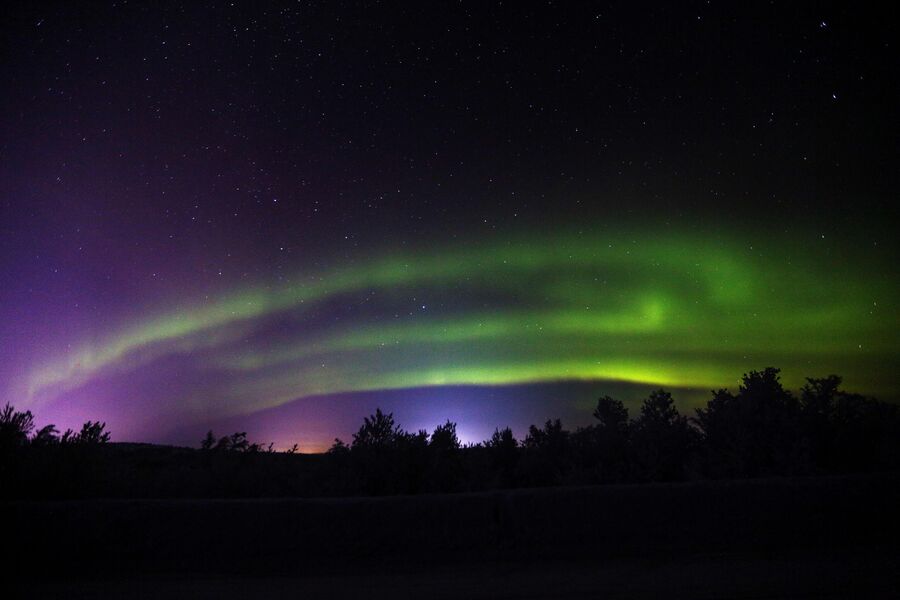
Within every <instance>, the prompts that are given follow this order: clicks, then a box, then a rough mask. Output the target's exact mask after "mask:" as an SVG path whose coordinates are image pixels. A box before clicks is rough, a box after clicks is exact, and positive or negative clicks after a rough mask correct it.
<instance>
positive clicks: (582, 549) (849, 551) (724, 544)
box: [3, 474, 900, 597]
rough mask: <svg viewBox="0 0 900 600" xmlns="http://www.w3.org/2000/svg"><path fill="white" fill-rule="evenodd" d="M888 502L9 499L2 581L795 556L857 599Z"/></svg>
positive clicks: (789, 484)
mask: <svg viewBox="0 0 900 600" xmlns="http://www.w3.org/2000/svg"><path fill="white" fill-rule="evenodd" d="M898 505H900V477H898V476H897V475H895V474H888V475H885V474H871V475H854V476H841V477H817V478H791V479H788V478H775V479H757V480H748V481H715V482H693V483H673V484H647V485H608V486H592V487H583V488H555V489H543V490H539V489H532V490H514V491H504V492H485V493H477V494H449V495H421V496H396V497H384V498H344V499H269V500H263V499H257V500H80V501H64V502H12V503H7V504H6V505H5V506H4V508H3V510H4V520H5V522H6V527H5V532H6V534H7V535H8V536H9V537H7V539H10V540H16V544H15V546H16V552H15V554H14V556H13V560H12V564H10V565H9V566H10V567H12V568H11V570H10V572H11V573H13V574H14V576H18V577H20V578H21V580H24V581H29V580H31V581H33V580H32V579H31V578H32V577H33V575H29V574H33V573H34V571H35V569H37V570H38V571H39V572H40V576H39V578H38V581H41V582H43V583H46V584H48V585H49V584H50V583H52V582H53V581H57V582H70V583H71V582H72V581H86V580H100V581H103V580H106V579H108V578H111V577H112V578H125V579H128V578H130V577H136V576H138V575H139V576H140V577H141V578H145V577H149V578H151V579H153V578H156V579H158V580H166V579H167V578H173V577H174V578H176V579H178V578H179V577H182V578H183V577H191V578H196V577H200V576H203V577H207V578H213V579H215V578H221V577H238V578H247V577H249V578H259V577H268V578H271V577H292V578H296V577H300V578H309V577H321V576H324V574H328V573H331V574H333V575H335V576H344V575H348V574H356V575H357V576H360V577H363V575H366V574H368V575H366V577H372V576H374V574H379V576H385V574H390V573H395V572H396V571H397V570H398V569H400V570H401V571H404V570H407V571H410V572H413V573H422V572H425V573H433V572H434V571H433V570H434V569H435V568H443V569H449V568H452V569H456V570H459V571H460V572H468V571H471V570H472V569H473V568H475V566H474V565H481V566H480V567H478V569H484V570H485V571H484V572H483V573H482V575H483V576H487V573H488V572H494V571H492V570H491V567H490V565H494V566H495V567H496V568H497V569H501V570H502V569H508V568H516V567H510V565H514V566H515V565H518V568H520V569H524V568H525V567H526V566H527V565H537V566H535V567H533V568H537V569H538V570H540V569H548V568H550V569H552V570H556V571H559V570H560V569H562V570H563V571H565V570H566V569H571V568H575V569H576V570H577V569H588V572H590V570H591V569H593V570H595V571H597V569H599V570H600V571H597V572H601V571H602V569H603V568H609V567H610V565H615V564H621V565H624V566H623V568H626V569H627V568H631V569H634V568H636V566H635V565H636V564H637V563H636V562H635V561H638V562H640V561H650V562H651V563H654V564H657V565H664V564H670V563H671V561H673V560H674V561H676V562H677V561H684V560H685V559H686V557H694V558H692V559H691V561H689V562H692V566H689V568H691V569H700V570H701V571H703V572H705V574H702V575H701V574H700V573H698V574H697V576H698V577H701V576H702V577H714V574H712V573H709V572H706V569H707V568H712V566H713V565H714V564H716V563H717V561H718V562H719V563H722V564H720V567H722V565H724V564H726V563H727V564H731V562H730V561H731V559H730V558H729V559H728V560H725V559H724V558H723V557H734V556H739V557H741V558H740V560H741V561H750V562H754V561H756V562H757V563H758V562H760V561H762V563H763V564H768V566H767V567H764V568H763V570H766V569H772V568H793V567H786V566H785V565H796V564H799V563H797V561H800V563H802V564H804V565H805V567H804V568H806V569H807V570H808V571H809V572H807V573H806V574H793V575H792V577H795V578H796V577H808V578H810V580H809V581H808V582H807V583H813V581H814V580H815V579H816V578H819V577H822V576H827V577H831V578H832V579H834V578H835V577H838V576H839V575H840V574H841V573H843V576H842V577H843V578H844V579H846V580H847V584H848V585H849V584H850V583H852V582H855V583H854V585H855V586H856V587H855V588H854V589H855V590H856V591H860V590H865V589H869V588H870V587H871V586H875V587H876V588H878V589H884V586H890V585H895V584H896V583H898V581H897V579H898V578H897V571H896V569H892V568H889V567H890V566H891V565H894V566H896V565H897V564H898V558H900V546H898V542H897V540H898V539H900V538H898V535H900V521H898V520H897V519H896V518H895V517H896V507H897V506H898ZM785 557H788V558H785ZM863 558H864V559H865V560H864V561H863V560H862V559H863ZM586 560H587V561H588V562H590V563H591V565H593V566H590V565H586V564H585V561H586ZM723 560H725V562H724V563H723V562H722V561H723ZM616 561H618V563H617V562H616ZM767 561H768V563H767ZM785 561H787V562H785ZM822 561H824V562H822ZM860 562H865V564H867V565H869V566H868V567H866V568H867V569H868V568H872V565H879V570H878V571H877V573H876V575H875V576H874V579H873V578H872V577H873V576H872V575H870V576H869V581H857V580H856V578H855V577H854V576H853V574H852V572H843V571H841V569H857V568H859V563H860ZM679 564H680V563H679ZM817 564H818V565H819V568H821V567H822V565H830V566H828V569H829V571H830V572H829V573H822V572H819V571H818V570H817V568H816V565H817ZM628 565H630V566H628ZM704 565H705V566H704ZM854 565H856V566H854ZM757 567H759V565H757ZM556 571H554V572H556ZM816 573H818V574H816ZM814 574H815V575H814ZM476 579H477V577H476ZM838 579H841V577H838ZM365 580H366V579H365V577H363V579H361V580H360V582H359V583H360V584H362V583H363V582H364V581H365ZM599 583H600V582H594V584H595V585H599ZM636 583H639V582H636ZM60 585H62V584H61V583H60ZM592 589H597V588H592ZM558 591H559V590H558ZM850 591H852V590H850V589H845V590H843V592H850ZM831 592H835V590H831ZM831 592H830V593H831ZM438 596H440V594H438ZM536 597H553V596H552V594H551V595H549V596H540V595H539V596H536Z"/></svg>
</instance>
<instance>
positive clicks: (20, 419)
mask: <svg viewBox="0 0 900 600" xmlns="http://www.w3.org/2000/svg"><path fill="white" fill-rule="evenodd" d="M33 429H34V417H33V416H32V414H31V411H30V410H26V411H25V412H18V411H16V409H15V408H13V406H12V405H10V404H9V403H7V404H6V406H4V407H3V410H2V411H0V449H2V450H11V449H13V448H19V447H22V446H24V445H25V444H27V443H28V436H29V435H30V434H31V431H32V430H33Z"/></svg>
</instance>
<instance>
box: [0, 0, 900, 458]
mask: <svg viewBox="0 0 900 600" xmlns="http://www.w3.org/2000/svg"><path fill="white" fill-rule="evenodd" d="M660 4H661V5H654V4H639V3H634V2H623V3H613V4H609V3H602V4H593V3H569V2H543V3H540V4H537V3H535V4H531V3H521V2H509V3H502V4H501V3H488V2H452V3H451V2H446V3H444V2H439V3H418V2H416V3H408V6H406V7H401V6H400V5H401V3H384V4H381V3H377V2H376V3H371V2H366V3H358V4H357V3H339V2H322V3H315V2H313V3H308V2H284V3H268V2H237V1H236V2H189V3H183V4H182V3H168V2H160V3H144V4H142V3H137V2H113V3H106V4H100V3H96V4H94V3H80V2H63V3H58V4H55V3H54V4H50V3H40V2H36V3H22V4H19V5H15V6H13V7H12V8H9V7H8V8H7V9H6V10H5V14H4V17H3V19H2V25H0V28H2V34H3V35H2V54H0V76H2V79H0V81H2V82H3V92H2V94H0V102H2V112H0V402H7V401H8V402H10V403H12V404H14V405H16V406H17V408H20V409H30V410H32V411H33V412H34V413H35V414H36V417H37V421H38V423H39V424H44V423H48V422H53V423H55V424H56V425H57V427H59V428H61V429H64V428H66V427H76V426H78V425H80V423H81V422H83V421H85V420H87V419H100V420H103V421H106V422H107V424H108V427H109V428H110V429H111V430H112V433H113V439H114V440H117V441H125V440H128V441H148V442H166V443H179V444H190V445H197V444H198V443H199V440H200V437H201V436H202V434H203V433H204V432H205V431H206V430H207V429H208V428H210V427H212V428H214V429H215V430H216V431H217V433H222V434H224V433H229V432H230V431H235V430H241V431H243V430H246V431H247V432H248V434H249V436H250V438H251V439H253V440H257V441H261V442H268V441H274V442H276V445H277V446H279V447H284V446H290V445H291V444H292V443H294V442H299V443H300V447H301V449H303V450H305V451H316V450H322V449H323V448H326V447H327V446H328V445H329V444H330V442H331V440H332V439H333V438H334V437H335V436H340V437H342V438H344V439H349V434H350V432H351V431H352V430H355V429H356V427H357V426H358V424H359V423H360V422H361V421H362V417H363V416H364V415H367V414H369V413H370V412H372V411H373V410H374V409H375V407H376V406H381V407H383V408H385V409H387V410H393V411H394V413H395V416H396V417H397V420H398V422H399V423H400V424H401V425H402V426H404V427H405V428H408V429H418V428H420V427H422V428H428V429H431V428H433V427H434V426H435V425H436V424H438V423H440V422H443V421H444V420H445V419H448V418H449V419H451V420H454V421H457V422H458V423H459V430H460V437H461V438H463V440H464V441H478V440H481V439H484V438H486V437H489V436H490V433H491V432H492V431H493V429H494V428H495V427H496V426H505V425H511V426H513V428H514V430H515V431H516V433H517V434H519V435H521V434H522V433H523V432H524V428H525V427H527V425H528V424H529V423H532V422H540V421H543V420H545V419H547V418H550V417H561V418H562V419H563V423H564V425H566V426H568V427H575V426H577V425H582V424H586V423H588V422H589V421H590V418H591V417H590V412H591V410H592V404H593V402H594V400H595V399H596V397H598V396H600V395H603V394H611V395H615V396H617V397H619V398H621V399H623V400H625V401H626V402H627V403H628V404H629V405H630V406H632V407H634V406H636V402H638V401H639V399H640V398H641V397H642V396H643V395H645V394H646V393H647V391H648V390H650V389H653V388H654V387H660V386H664V387H666V388H668V389H670V390H672V391H673V392H674V393H675V395H676V398H677V400H678V401H679V406H680V407H681V408H682V409H685V410H687V409H689V408H690V407H692V406H697V405H699V404H700V403H702V402H705V400H706V399H708V396H709V390H711V389H713V388H719V387H732V388H733V387H735V386H736V385H737V382H738V380H739V378H740V376H741V374H742V373H744V372H746V371H748V370H751V369H761V368H763V367H766V366H770V365H771V366H777V367H781V368H782V369H783V379H784V381H785V383H786V384H787V385H789V386H790V387H792V388H795V389H796V388H797V387H799V386H800V385H801V384H802V382H803V378H804V377H807V376H825V375H827V374H830V373H838V374H841V375H843V376H844V379H845V385H846V387H847V388H849V389H851V390H854V391H859V392H864V393H869V394H873V395H876V396H877V397H879V398H881V399H885V400H897V399H898V398H900V375H898V373H900V335H898V334H900V318H898V300H900V293H898V286H897V276H898V269H897V266H896V265H897V261H898V258H900V257H898V245H897V242H896V239H895V237H896V229H897V224H898V218H897V216H898V214H897V207H896V204H897V203H896V198H897V189H898V169H897V167H896V164H895V163H896V159H897V156H898V140H900V136H898V128H897V117H896V109H897V106H898V100H900V95H898V93H897V85H896V69H897V64H898V61H897V54H896V50H895V48H894V42H895V41H896V39H897V32H896V24H895V22H894V21H893V20H892V18H891V15H890V14H888V13H884V14H878V13H877V12H873V11H874V9H873V8H872V7H871V6H870V7H868V8H866V9H860V8H858V7H853V6H851V5H849V4H846V3H845V4H844V5H843V6H838V5H835V6H829V5H827V4H823V3H815V4H809V5H798V4H796V3H790V2H772V3H762V2H759V3H718V2H693V3H690V2H684V3H682V2H679V3H660ZM426 5H427V6H426ZM885 10H887V9H885Z"/></svg>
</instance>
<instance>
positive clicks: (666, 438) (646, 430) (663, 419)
mask: <svg viewBox="0 0 900 600" xmlns="http://www.w3.org/2000/svg"><path fill="white" fill-rule="evenodd" d="M692 438H693V431H692V429H691V426H690V424H689V423H688V420H687V417H684V416H682V415H680V414H679V413H678V409H677V408H675V402H674V401H673V400H672V395H671V394H670V393H669V392H667V391H665V390H656V391H654V392H651V393H650V396H649V397H648V398H647V399H646V400H644V403H643V404H642V405H641V414H640V416H639V417H638V418H637V419H636V420H635V421H634V423H633V424H632V435H631V440H632V443H633V448H634V453H635V459H636V463H637V465H636V466H637V470H638V472H637V475H638V477H639V478H640V479H642V480H649V481H672V480H678V479H682V478H683V477H684V475H685V467H686V465H687V461H688V458H689V452H690V450H691V445H692Z"/></svg>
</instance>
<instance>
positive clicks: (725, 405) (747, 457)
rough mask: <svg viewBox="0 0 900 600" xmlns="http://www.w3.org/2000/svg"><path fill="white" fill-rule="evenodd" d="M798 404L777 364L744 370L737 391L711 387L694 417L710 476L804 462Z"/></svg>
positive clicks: (778, 469)
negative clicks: (782, 382)
mask: <svg viewBox="0 0 900 600" xmlns="http://www.w3.org/2000/svg"><path fill="white" fill-rule="evenodd" d="M798 417H799V406H798V403H797V401H796V399H795V398H794V397H793V396H792V395H791V394H790V392H788V391H787V390H785V389H784V387H782V385H781V381H780V377H779V370H778V369H774V368H771V367H769V368H766V369H764V370H763V371H751V372H749V373H747V374H745V375H744V377H743V379H742V383H741V386H740V388H739V389H738V393H737V394H736V395H734V394H732V393H731V392H729V391H728V390H724V389H723V390H718V391H716V392H713V397H712V399H711V400H710V401H709V403H708V404H707V407H706V408H705V409H698V410H697V416H696V418H695V422H696V423H697V425H698V427H699V428H700V430H701V432H702V434H703V449H704V456H703V464H704V470H705V472H706V474H707V475H711V476H713V477H756V476H760V475H771V474H789V473H792V472H798V471H801V472H802V471H803V470H804V468H805V465H804V457H803V453H804V452H803V444H802V442H801V439H800V435H799V434H800V428H799V419H798Z"/></svg>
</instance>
